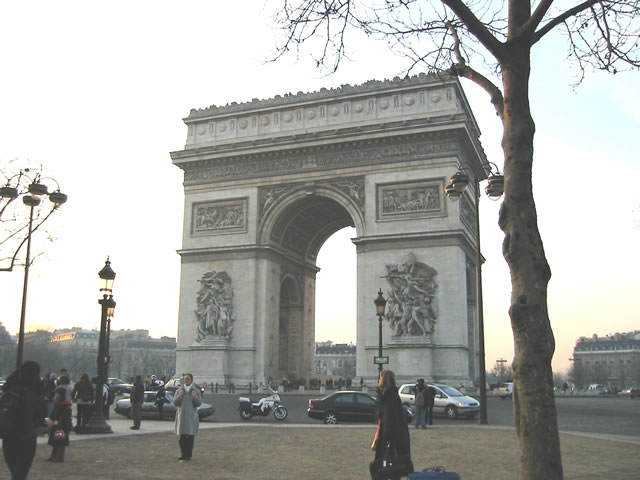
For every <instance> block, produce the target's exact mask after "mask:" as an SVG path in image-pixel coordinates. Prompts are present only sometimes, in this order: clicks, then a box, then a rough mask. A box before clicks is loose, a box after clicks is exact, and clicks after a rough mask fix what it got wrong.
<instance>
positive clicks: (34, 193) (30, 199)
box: [0, 168, 67, 369]
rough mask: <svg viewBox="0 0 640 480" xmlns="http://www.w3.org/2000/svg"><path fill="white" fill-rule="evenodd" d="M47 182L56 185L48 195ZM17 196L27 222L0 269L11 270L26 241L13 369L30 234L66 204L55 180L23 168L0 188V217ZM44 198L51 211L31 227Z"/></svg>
mask: <svg viewBox="0 0 640 480" xmlns="http://www.w3.org/2000/svg"><path fill="white" fill-rule="evenodd" d="M47 179H48V180H51V181H52V182H54V183H55V184H56V186H57V187H58V188H57V189H56V190H55V191H53V192H49V188H48V187H47V185H46V184H45V183H44V180H47ZM13 182H15V183H13ZM27 184H28V185H27ZM25 188H26V190H25ZM20 195H22V203H23V204H24V205H26V206H27V207H28V208H29V223H28V225H27V235H26V236H25V237H24V239H23V240H22V241H21V242H20V243H19V244H18V247H17V248H16V251H15V253H14V255H13V257H12V258H11V263H10V265H9V267H6V268H0V271H5V272H11V271H13V267H14V265H15V262H16V259H17V257H18V253H19V252H20V250H21V249H22V247H23V245H24V244H25V242H26V244H27V252H26V258H25V262H24V282H23V286H22V309H21V311H20V330H19V333H18V353H17V355H16V369H18V368H20V366H21V365H22V357H23V352H24V326H25V318H26V313H27V286H28V284H29V267H30V265H31V237H32V236H33V232H35V231H36V230H37V229H38V228H39V227H40V226H41V225H42V224H43V223H44V222H45V221H46V220H47V219H48V218H49V217H50V216H51V215H52V214H53V212H55V211H56V210H57V209H58V207H60V206H61V205H62V204H63V203H65V202H66V201H67V196H66V195H65V194H64V193H62V192H61V191H60V185H59V184H58V182H57V181H56V180H54V179H53V178H50V177H42V176H41V175H40V172H36V174H35V175H34V176H33V177H31V173H30V169H28V168H25V169H24V170H20V172H19V173H18V174H16V175H14V176H13V177H11V178H9V180H8V181H7V184H6V185H5V186H3V187H0V198H1V199H2V200H4V201H5V202H6V203H5V204H4V205H2V209H0V218H1V217H2V215H3V214H4V213H5V211H6V210H7V208H8V207H9V205H11V203H12V202H13V201H14V200H16V199H17V198H18V197H19V196H20ZM47 196H48V197H49V201H50V202H51V204H52V207H51V210H50V211H49V212H48V213H47V214H46V215H43V216H41V215H38V216H37V218H36V225H35V226H34V209H35V208H36V207H38V206H40V204H41V202H42V198H44V197H47ZM18 231H20V230H18Z"/></svg>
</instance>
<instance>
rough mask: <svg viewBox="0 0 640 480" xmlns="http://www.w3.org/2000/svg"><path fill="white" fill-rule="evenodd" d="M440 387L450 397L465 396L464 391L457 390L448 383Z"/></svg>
mask: <svg viewBox="0 0 640 480" xmlns="http://www.w3.org/2000/svg"><path fill="white" fill-rule="evenodd" d="M438 388H439V389H440V390H442V391H443V392H444V393H446V394H447V395H449V396H450V397H464V393H462V392H460V391H458V390H456V389H455V388H453V387H449V386H448V385H439V386H438Z"/></svg>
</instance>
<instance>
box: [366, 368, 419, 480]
mask: <svg viewBox="0 0 640 480" xmlns="http://www.w3.org/2000/svg"><path fill="white" fill-rule="evenodd" d="M376 407H377V414H378V419H379V422H378V424H379V427H380V430H379V433H378V441H377V442H376V445H375V451H376V453H375V458H374V461H373V462H372V463H371V465H370V470H371V475H372V477H373V478H376V479H380V480H382V479H385V478H391V479H392V480H395V479H396V478H397V479H399V478H400V477H401V476H406V475H407V474H408V473H411V472H413V463H412V462H411V439H410V437H409V427H408V426H407V418H406V416H405V413H404V409H403V408H402V402H401V400H400V395H398V388H397V387H396V379H395V375H394V373H393V372H392V371H391V370H383V371H382V372H381V373H380V380H379V382H378V394H377V396H376ZM387 456H389V457H390V458H398V459H400V460H399V461H398V463H397V464H396V465H395V467H396V468H397V469H401V468H403V469H404V470H405V471H406V473H398V472H396V473H395V474H393V475H392V476H386V473H385V472H383V471H382V468H381V467H382V466H383V463H384V462H383V460H384V459H385V457H387Z"/></svg>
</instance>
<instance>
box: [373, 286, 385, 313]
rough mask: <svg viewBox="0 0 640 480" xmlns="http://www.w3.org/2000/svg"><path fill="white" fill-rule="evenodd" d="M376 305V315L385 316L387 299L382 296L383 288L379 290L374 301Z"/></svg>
mask: <svg viewBox="0 0 640 480" xmlns="http://www.w3.org/2000/svg"><path fill="white" fill-rule="evenodd" d="M373 303H375V305H376V315H378V316H379V317H382V316H384V309H385V307H386V306H387V301H386V300H385V299H384V297H383V296H382V289H380V291H379V292H378V296H377V298H376V299H375V300H374V301H373Z"/></svg>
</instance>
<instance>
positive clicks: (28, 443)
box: [2, 360, 51, 480]
mask: <svg viewBox="0 0 640 480" xmlns="http://www.w3.org/2000/svg"><path fill="white" fill-rule="evenodd" d="M3 396H6V397H9V396H14V397H15V398H19V402H18V407H17V409H16V410H15V414H14V415H13V416H12V420H13V422H12V426H11V431H10V432H8V433H7V434H6V435H5V436H4V438H3V440H2V453H3V454H4V460H5V462H7V467H9V471H10V472H11V479H12V480H23V479H26V478H27V474H28V473H29V469H30V468H31V464H32V463H33V458H34V456H35V454H36V447H37V437H38V429H39V428H41V427H42V428H45V427H51V420H50V419H49V418H47V404H46V402H45V400H44V395H43V391H42V382H41V380H40V365H38V363H36V362H33V361H31V360H27V361H25V362H24V363H23V364H22V366H20V368H18V369H17V370H16V371H14V372H13V373H12V374H11V375H9V378H7V381H6V383H5V384H4V387H3Z"/></svg>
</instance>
